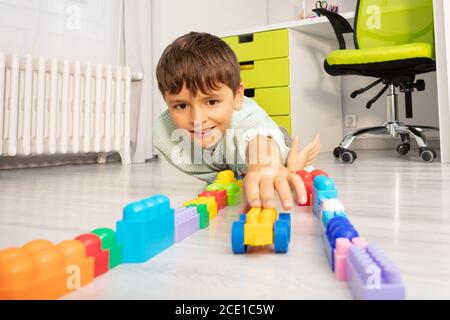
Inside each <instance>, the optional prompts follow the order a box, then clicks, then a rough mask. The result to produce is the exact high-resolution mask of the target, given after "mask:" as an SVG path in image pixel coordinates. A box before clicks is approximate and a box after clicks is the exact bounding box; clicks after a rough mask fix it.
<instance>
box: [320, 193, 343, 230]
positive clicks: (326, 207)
mask: <svg viewBox="0 0 450 320" xmlns="http://www.w3.org/2000/svg"><path fill="white" fill-rule="evenodd" d="M335 216H345V208H344V205H343V204H342V203H341V202H340V201H339V200H338V199H322V201H321V203H320V214H319V218H320V219H321V220H322V224H323V225H324V226H326V225H327V223H328V221H329V220H330V219H332V218H334V217H335Z"/></svg>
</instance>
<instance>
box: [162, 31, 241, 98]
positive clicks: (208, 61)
mask: <svg viewBox="0 0 450 320" xmlns="http://www.w3.org/2000/svg"><path fill="white" fill-rule="evenodd" d="M239 72H240V69H239V63H238V61H237V59H236V55H235V54H234V52H233V50H231V48H230V47H229V46H228V44H226V43H225V42H224V41H223V40H221V39H220V38H218V37H216V36H213V35H211V34H208V33H199V32H190V33H188V34H186V35H184V36H181V37H179V38H178V39H176V40H175V41H174V42H172V43H171V44H170V45H169V46H168V47H167V48H166V49H165V50H164V52H163V54H162V56H161V58H160V59H159V62H158V66H157V68H156V78H157V80H158V88H159V90H160V91H161V93H162V95H163V96H164V95H165V93H166V92H168V93H170V94H176V93H179V92H180V91H181V89H182V88H183V84H184V85H186V88H187V89H188V90H189V91H190V92H192V93H193V94H194V95H195V94H197V92H198V90H200V91H201V92H203V93H208V92H210V91H211V89H212V90H215V89H218V88H219V86H220V85H221V84H224V85H227V86H228V87H229V88H230V89H231V90H232V91H233V94H235V93H236V90H237V89H238V88H239V84H240V82H241V78H240V73H239Z"/></svg>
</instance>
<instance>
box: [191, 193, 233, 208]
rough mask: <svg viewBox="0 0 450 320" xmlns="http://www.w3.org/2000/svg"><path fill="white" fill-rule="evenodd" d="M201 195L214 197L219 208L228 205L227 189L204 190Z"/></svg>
mask: <svg viewBox="0 0 450 320" xmlns="http://www.w3.org/2000/svg"><path fill="white" fill-rule="evenodd" d="M198 196H199V197H214V198H215V199H216V203H217V210H222V209H223V208H225V207H226V206H228V197H227V190H214V191H203V192H202V193H199V195H198Z"/></svg>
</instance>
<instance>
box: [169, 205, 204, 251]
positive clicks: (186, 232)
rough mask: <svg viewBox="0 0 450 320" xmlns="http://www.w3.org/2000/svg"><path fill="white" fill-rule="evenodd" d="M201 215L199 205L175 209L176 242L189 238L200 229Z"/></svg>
mask: <svg viewBox="0 0 450 320" xmlns="http://www.w3.org/2000/svg"><path fill="white" fill-rule="evenodd" d="M199 220H200V216H199V215H198V214H197V207H188V208H185V207H182V208H178V209H175V242H180V241H181V240H183V239H185V238H187V237H188V236H190V235H191V234H193V233H194V232H196V231H198V230H199V225H200V221H199Z"/></svg>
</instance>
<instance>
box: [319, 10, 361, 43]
mask: <svg viewBox="0 0 450 320" xmlns="http://www.w3.org/2000/svg"><path fill="white" fill-rule="evenodd" d="M313 11H314V12H315V13H318V14H320V15H323V16H325V17H327V19H328V20H329V21H330V23H331V26H332V27H333V29H334V32H335V33H336V37H337V40H338V42H339V49H345V40H344V36H343V34H344V33H349V32H352V33H353V28H352V26H351V25H350V23H348V21H347V20H346V19H345V18H344V17H343V16H341V15H339V14H337V13H334V12H331V11H328V10H326V9H314V10H313Z"/></svg>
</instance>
